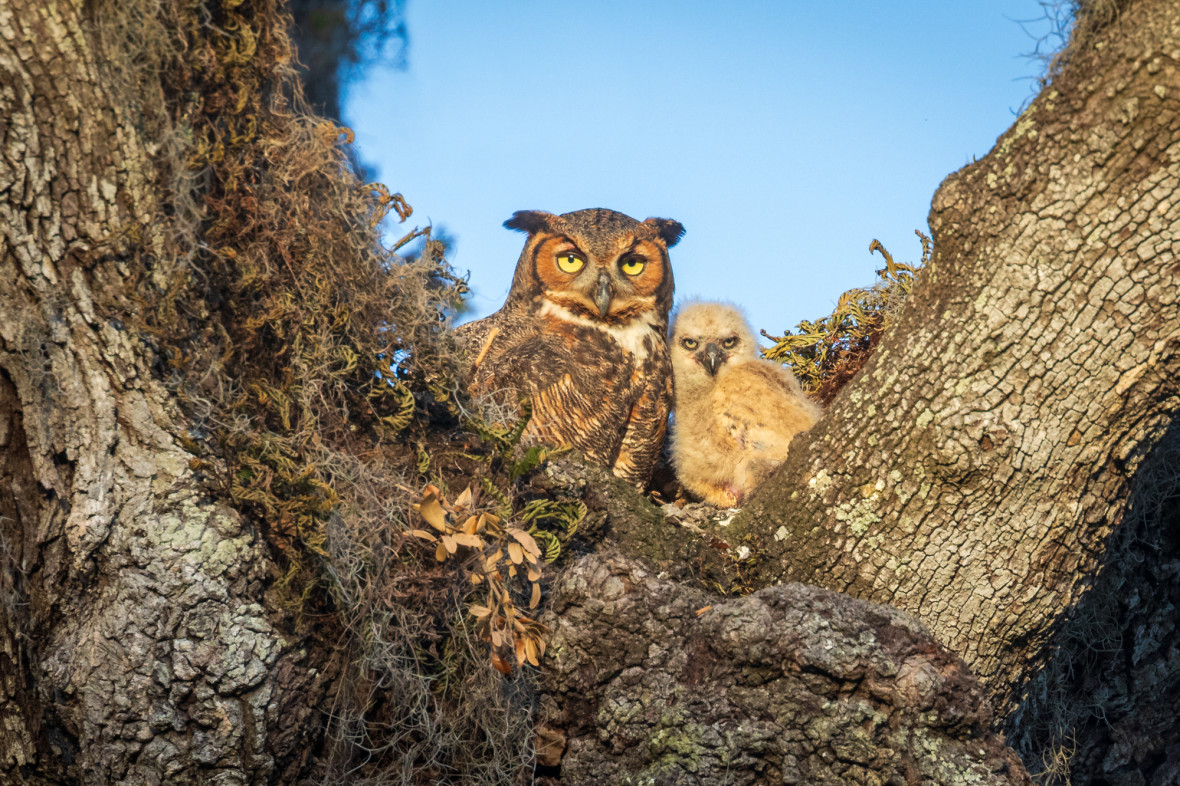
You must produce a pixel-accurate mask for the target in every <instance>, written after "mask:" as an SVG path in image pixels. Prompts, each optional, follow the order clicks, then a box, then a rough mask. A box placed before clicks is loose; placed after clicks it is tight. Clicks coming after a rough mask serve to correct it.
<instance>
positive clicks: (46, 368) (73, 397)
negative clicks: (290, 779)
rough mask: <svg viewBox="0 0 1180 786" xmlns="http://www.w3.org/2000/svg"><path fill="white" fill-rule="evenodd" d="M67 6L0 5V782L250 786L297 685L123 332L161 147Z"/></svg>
mask: <svg viewBox="0 0 1180 786" xmlns="http://www.w3.org/2000/svg"><path fill="white" fill-rule="evenodd" d="M85 6H86V4H84V3H83V2H81V0H77V1H75V2H60V3H42V2H40V1H39V0H17V2H15V3H5V4H4V5H3V6H0V537H2V545H3V551H2V567H3V569H2V571H0V604H2V608H3V613H2V617H0V673H2V674H3V678H2V679H0V717H2V718H3V721H4V722H3V723H2V724H0V780H3V781H5V782H9V783H12V782H20V783H48V782H81V783H102V784H106V783H162V782H169V783H182V782H198V781H199V782H219V783H245V782H261V781H265V780H268V779H270V778H273V777H275V776H276V775H277V774H278V773H281V772H283V771H284V768H285V767H287V765H289V764H290V763H291V762H292V761H297V760H298V757H299V755H300V751H299V749H298V746H299V744H300V743H301V742H302V741H303V734H304V731H305V730H306V727H307V723H305V722H304V721H305V720H306V718H307V716H309V715H311V714H312V713H313V710H312V708H313V707H314V706H315V700H316V696H317V692H316V689H315V688H314V687H313V684H314V682H315V680H314V675H315V672H314V670H312V669H311V668H310V667H309V664H308V658H307V657H306V655H305V653H303V652H302V651H301V650H300V649H299V648H298V647H297V646H296V644H295V643H294V642H292V641H290V640H289V639H288V638H287V637H285V636H284V635H283V634H281V633H280V631H279V630H278V629H277V627H276V624H275V618H276V615H275V613H274V611H273V609H271V608H269V606H268V603H267V601H266V599H265V597H264V593H263V589H264V586H265V584H266V579H267V577H268V574H270V573H271V572H272V570H273V565H272V564H271V562H270V561H269V559H268V558H267V556H266V550H265V548H264V546H263V544H262V543H261V542H260V540H259V538H258V537H257V534H256V533H255V532H254V530H253V528H252V527H250V526H248V525H247V524H246V523H245V522H244V521H243V519H242V517H241V516H240V515H239V514H238V513H237V512H236V511H234V510H233V509H231V508H229V507H228V506H227V505H226V504H224V503H223V502H220V501H218V500H215V499H212V498H210V497H209V496H208V495H207V493H206V491H205V490H204V489H202V488H201V487H200V486H199V485H198V484H197V483H196V482H195V481H194V478H193V474H192V472H191V471H190V470H189V461H190V458H191V457H190V456H189V455H188V454H187V453H186V452H185V451H184V450H183V449H182V448H181V446H180V444H179V441H178V439H177V437H178V434H181V433H183V426H182V425H181V424H182V423H183V419H182V418H181V417H180V416H179V413H178V411H177V409H176V407H175V405H174V404H173V403H172V401H171V400H170V396H169V394H168V392H167V391H166V390H165V389H164V387H163V386H162V385H161V384H160V383H159V382H158V381H157V380H156V378H155V377H154V376H153V374H152V371H151V361H152V357H151V354H150V352H148V351H147V347H146V346H145V345H144V344H143V343H142V342H141V341H140V340H138V338H136V337H134V336H132V335H131V333H129V332H128V331H125V330H124V319H123V318H125V316H126V311H125V310H124V309H129V308H130V305H129V301H128V296H129V295H130V294H132V291H131V290H132V287H133V282H134V281H135V277H136V274H137V273H138V272H139V271H137V270H134V269H133V268H132V267H131V266H130V265H129V264H128V261H127V258H126V256H124V247H125V246H126V244H127V238H128V237H131V236H135V237H137V238H138V241H139V242H142V243H144V244H146V245H147V246H148V247H149V248H151V247H154V246H156V247H158V246H160V245H161V243H162V241H161V235H160V233H161V232H163V227H165V226H166V225H167V221H166V220H164V219H163V214H162V207H161V204H160V201H159V198H158V195H159V194H160V193H161V191H162V189H161V187H160V184H159V183H157V182H156V175H155V171H156V170H155V166H154V163H153V159H152V154H153V151H155V150H157V149H159V146H160V143H161V140H159V139H153V138H151V137H150V136H145V129H150V128H151V126H152V123H151V121H152V118H151V116H150V115H149V114H147V113H146V111H147V110H145V108H144V107H141V106H139V105H137V103H136V102H135V101H134V100H132V99H131V98H130V97H129V96H128V95H127V94H126V93H122V92H120V88H119V85H120V80H119V77H118V75H117V74H116V73H114V72H112V71H111V70H110V68H109V64H104V63H103V62H102V61H103V54H102V42H101V40H100V39H99V38H98V37H97V36H96V35H95V28H94V23H93V21H92V19H90V18H89V15H88V12H87V10H86V7H85ZM102 13H103V10H101V9H100V10H98V11H97V14H98V15H101V14H102ZM155 111H159V109H158V108H157V109H156V110H155ZM112 302H115V303H121V304H122V305H123V307H124V309H117V308H116V309H112V308H109V307H104V306H103V305H102V304H110V303H112Z"/></svg>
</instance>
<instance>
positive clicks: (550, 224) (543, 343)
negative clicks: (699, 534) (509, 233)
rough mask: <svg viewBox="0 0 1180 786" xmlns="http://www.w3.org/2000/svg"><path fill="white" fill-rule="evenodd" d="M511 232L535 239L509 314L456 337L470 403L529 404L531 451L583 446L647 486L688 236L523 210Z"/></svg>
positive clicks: (669, 228) (665, 395) (666, 226)
mask: <svg viewBox="0 0 1180 786" xmlns="http://www.w3.org/2000/svg"><path fill="white" fill-rule="evenodd" d="M504 226H506V227H508V228H509V229H517V230H521V231H523V232H527V233H528V240H526V241H525V245H524V250H523V251H522V252H521V255H520V260H519V261H518V262H517V264H516V274H515V276H514V277H513V280H512V288H511V290H510V291H509V292H508V298H507V300H506V301H505V302H504V305H503V306H502V307H501V308H500V310H499V311H497V312H496V313H495V314H492V315H491V316H489V317H487V318H486V319H481V320H479V321H477V322H472V323H469V324H467V325H463V326H462V327H460V328H459V329H458V330H457V331H456V334H457V336H458V337H459V339H460V341H461V343H462V344H463V346H464V349H465V351H466V356H467V359H468V361H469V363H470V369H469V370H470V374H469V377H468V379H469V383H468V389H469V392H470V393H471V394H472V396H473V397H477V398H478V397H484V400H485V401H486V400H487V397H491V399H492V401H494V402H496V403H498V404H500V405H501V406H504V405H505V404H509V405H515V403H516V402H517V401H518V400H519V397H520V396H521V395H524V396H527V397H528V398H530V399H531V400H532V418H531V419H530V420H529V422H528V425H527V427H526V428H525V432H524V436H523V437H522V441H523V443H524V444H531V443H544V444H548V445H554V446H560V445H569V446H572V447H574V448H577V449H578V450H580V451H582V453H583V454H585V456H586V457H587V458H588V459H589V460H590V461H592V462H594V463H596V464H599V465H601V466H604V467H607V468H609V469H611V470H612V471H613V472H614V474H615V475H616V476H617V477H620V478H623V479H624V480H626V481H629V482H631V483H633V484H635V485H637V486H643V485H645V484H646V483H647V481H648V479H649V478H650V477H651V472H652V468H653V466H654V464H655V461H656V458H657V457H658V456H659V454H660V450H661V449H662V447H663V443H664V433H665V429H666V424H667V419H668V411H669V409H670V408H671V404H672V366H671V362H670V360H669V357H668V344H667V340H666V338H665V335H666V332H667V326H668V312H669V310H670V309H671V307H672V290H673V281H672V267H671V264H670V262H669V259H668V249H669V248H670V247H672V246H674V245H676V242H677V241H678V240H679V239H680V236H681V235H682V234H684V228H683V227H682V226H681V225H680V224H679V223H678V222H676V221H673V220H671V219H667V218H649V219H647V220H646V221H636V220H635V219H633V218H630V217H628V216H625V215H623V214H622V213H616V212H615V211H613V210H603V209H593V210H578V211H576V212H573V213H565V214H563V215H554V214H552V213H545V212H542V211H537V210H523V211H518V212H517V213H515V214H514V215H513V216H512V218H510V219H509V220H508V221H505V222H504Z"/></svg>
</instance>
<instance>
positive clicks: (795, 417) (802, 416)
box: [713, 358, 818, 460]
mask: <svg viewBox="0 0 1180 786" xmlns="http://www.w3.org/2000/svg"><path fill="white" fill-rule="evenodd" d="M731 363H732V365H731V366H730V367H729V368H727V369H725V370H724V372H723V373H721V374H718V377H717V384H716V385H715V386H714V389H713V401H714V407H715V414H716V417H717V423H718V426H719V428H721V429H722V431H723V432H724V433H725V434H727V435H728V436H729V438H730V439H732V440H733V441H734V442H735V443H737V445H738V446H739V447H740V448H741V450H743V451H747V452H751V453H755V452H756V453H765V454H766V458H771V459H780V460H781V458H783V457H785V456H786V453H787V446H788V445H789V444H790V442H791V439H792V438H793V437H794V436H795V434H797V433H799V432H800V431H805V430H807V429H809V428H811V426H812V425H814V424H815V421H816V420H817V419H818V408H817V407H816V406H815V405H814V404H813V403H811V401H809V400H808V399H807V398H806V397H805V396H804V395H803V392H802V390H801V389H799V387H798V383H795V384H792V380H791V379H790V378H788V377H786V376H785V374H787V373H789V372H786V371H785V370H783V369H780V368H778V367H775V366H773V365H772V364H770V363H767V362H766V361H762V360H758V359H757V358H750V359H749V360H742V361H738V362H733V361H731Z"/></svg>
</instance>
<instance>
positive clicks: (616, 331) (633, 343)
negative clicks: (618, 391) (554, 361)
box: [540, 300, 667, 368]
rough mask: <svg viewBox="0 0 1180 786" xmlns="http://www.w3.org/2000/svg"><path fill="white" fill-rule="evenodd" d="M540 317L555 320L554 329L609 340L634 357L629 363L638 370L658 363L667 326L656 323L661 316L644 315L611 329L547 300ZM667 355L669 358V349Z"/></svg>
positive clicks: (631, 357) (611, 326)
mask: <svg viewBox="0 0 1180 786" xmlns="http://www.w3.org/2000/svg"><path fill="white" fill-rule="evenodd" d="M540 316H541V317H542V318H544V319H549V320H553V322H554V323H556V324H555V325H554V326H555V327H556V328H557V329H559V330H560V329H562V328H563V327H565V326H567V325H570V326H576V327H580V328H585V329H589V330H592V331H594V332H595V333H598V334H601V335H604V336H607V337H609V338H610V339H611V341H613V343H614V344H615V345H617V346H618V347H619V349H621V350H622V351H623V353H624V354H626V355H629V356H630V358H629V359H630V361H631V363H632V365H633V367H635V368H643V367H646V366H648V365H650V364H651V362H652V361H653V360H655V359H656V354H657V347H660V346H662V345H663V342H662V341H660V337H661V336H662V334H663V326H662V325H660V324H658V323H657V322H653V321H652V320H655V319H658V315H657V314H654V313H653V314H648V315H641V316H639V317H636V318H635V319H633V320H631V321H630V322H628V323H626V324H623V325H608V324H605V323H602V322H595V321H593V320H590V319H587V318H586V317H583V316H581V315H579V314H575V313H573V312H572V311H570V310H569V309H567V308H565V307H564V306H561V305H559V304H557V303H554V302H552V301H550V300H546V301H544V302H543V304H542V306H541V310H540ZM563 323H564V324H563ZM663 354H664V355H666V354H667V351H666V349H665V351H664V353H663Z"/></svg>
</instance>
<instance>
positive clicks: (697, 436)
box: [670, 303, 822, 507]
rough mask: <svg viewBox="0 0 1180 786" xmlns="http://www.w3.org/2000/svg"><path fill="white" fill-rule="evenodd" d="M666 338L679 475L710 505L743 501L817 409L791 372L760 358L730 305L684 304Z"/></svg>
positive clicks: (811, 420)
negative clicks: (672, 377) (672, 375)
mask: <svg viewBox="0 0 1180 786" xmlns="http://www.w3.org/2000/svg"><path fill="white" fill-rule="evenodd" d="M670 343H671V355H672V368H673V370H674V373H675V378H676V414H675V417H674V421H675V424H674V426H673V433H672V451H671V452H672V463H673V465H674V466H675V467H676V476H677V478H678V479H679V480H680V482H681V483H682V484H684V487H685V488H687V489H688V490H689V491H691V492H692V493H694V494H696V495H698V496H700V497H701V498H703V499H704V500H705V501H706V502H708V503H710V504H712V505H718V506H721V507H732V506H734V505H740V504H741V503H742V502H744V501H745V499H746V498H747V497H748V496H749V495H750V493H751V492H752V491H753V490H754V489H755V488H757V487H758V486H759V485H760V484H761V483H762V481H763V480H764V479H765V478H766V476H767V475H769V474H770V472H771V470H773V469H774V468H775V467H777V466H778V465H779V464H781V463H782V461H783V459H785V458H786V457H787V447H788V446H789V445H790V444H791V440H792V439H793V438H794V436H795V435H796V434H798V433H799V432H800V431H806V430H807V429H809V428H811V427H812V426H813V425H814V424H815V422H816V421H817V420H818V419H819V416H820V414H821V413H822V410H821V409H820V407H819V405H818V404H816V403H814V402H813V401H811V400H810V399H808V398H807V396H806V395H804V393H803V389H802V388H801V387H800V386H799V382H798V380H796V379H795V377H794V375H793V374H791V372H789V371H787V370H786V369H785V368H783V367H782V366H780V365H779V364H777V363H772V362H771V361H768V360H763V359H761V358H760V357H758V355H757V352H758V344H757V342H756V341H755V340H754V335H753V333H752V332H751V331H750V328H749V326H748V325H747V324H746V320H745V318H744V317H742V315H741V313H740V312H739V311H738V310H737V309H735V308H732V307H730V306H727V305H725V304H723V303H689V304H686V305H683V306H681V307H680V309H679V311H678V312H677V315H676V321H675V324H674V325H673V326H672V337H671V340H670Z"/></svg>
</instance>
